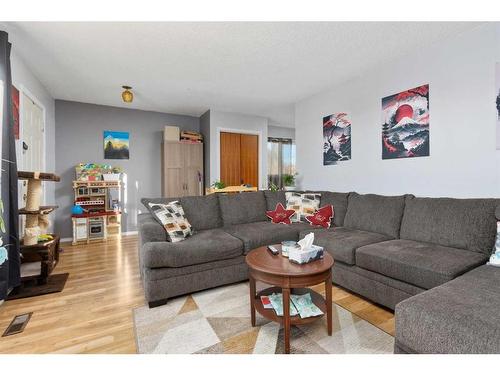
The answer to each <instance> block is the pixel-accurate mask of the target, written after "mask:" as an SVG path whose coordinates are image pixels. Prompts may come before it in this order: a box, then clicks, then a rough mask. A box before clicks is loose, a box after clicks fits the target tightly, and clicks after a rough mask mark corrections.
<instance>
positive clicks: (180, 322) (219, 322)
mask: <svg viewBox="0 0 500 375" xmlns="http://www.w3.org/2000/svg"><path fill="white" fill-rule="evenodd" d="M332 310H333V334H332V336H328V334H327V332H326V319H325V318H322V319H319V320H317V321H316V322H314V323H312V324H309V325H302V326H298V327H292V329H291V336H290V351H291V353H297V354H298V353H303V354H322V353H325V354H326V353H332V354H333V353H337V354H341V353H346V354H347V353H352V354H360V353H367V354H368V353H371V354H382V353H392V352H393V347H394V338H393V337H392V336H391V335H389V334H387V333H386V332H384V331H382V330H380V329H379V328H377V327H375V326H374V325H372V324H370V323H368V322H367V321H365V320H363V319H361V318H359V317H358V316H356V315H354V314H352V313H351V312H349V311H347V310H346V309H344V308H342V307H340V306H338V305H336V304H335V303H334V304H333V308H332ZM256 315H257V321H256V323H257V324H256V327H252V326H251V324H250V302H249V297H248V282H245V283H240V284H233V285H228V286H224V287H220V288H215V289H210V290H205V291H202V292H198V293H193V294H191V295H189V296H183V297H179V298H175V299H172V300H169V302H168V303H167V304H166V305H164V306H160V307H155V308H153V309H150V308H149V307H147V306H143V307H139V308H136V309H135V310H134V325H135V337H136V341H137V350H138V352H139V353H150V354H188V353H200V354H202V353H205V354H216V353H227V354H229V353H235V354H246V353H248V354H250V353H253V354H266V353H269V354H271V353H283V351H284V346H283V342H284V336H283V328H281V327H280V325H279V324H278V323H275V322H270V321H268V320H266V319H264V318H263V317H261V316H260V315H259V314H258V313H256Z"/></svg>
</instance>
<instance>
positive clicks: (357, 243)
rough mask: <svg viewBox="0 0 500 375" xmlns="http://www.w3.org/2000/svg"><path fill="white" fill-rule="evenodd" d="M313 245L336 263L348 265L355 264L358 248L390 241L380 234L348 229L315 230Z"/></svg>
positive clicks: (305, 231)
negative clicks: (328, 254) (322, 249)
mask: <svg viewBox="0 0 500 375" xmlns="http://www.w3.org/2000/svg"><path fill="white" fill-rule="evenodd" d="M310 231H311V230H310V229H309V230H304V231H302V232H301V233H300V237H301V238H302V237H304V236H305V235H306V234H307V233H309V232H310ZM313 232H314V244H315V245H318V246H323V247H324V248H325V250H326V251H328V252H329V253H330V255H331V256H332V257H333V259H335V260H336V261H341V262H343V263H347V264H350V265H353V264H355V257H354V256H355V252H356V249H357V248H358V247H361V246H364V245H368V244H372V243H376V242H382V241H387V240H390V239H391V238H390V237H388V236H385V235H383V234H380V233H373V232H366V231H362V230H357V229H349V228H344V227H341V228H330V229H316V230H313Z"/></svg>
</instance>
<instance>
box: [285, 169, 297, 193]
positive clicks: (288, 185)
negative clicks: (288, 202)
mask: <svg viewBox="0 0 500 375" xmlns="http://www.w3.org/2000/svg"><path fill="white" fill-rule="evenodd" d="M296 177H297V173H294V174H284V175H283V186H284V189H285V190H287V191H293V190H295V178H296Z"/></svg>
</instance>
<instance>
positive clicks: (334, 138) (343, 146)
mask: <svg viewBox="0 0 500 375" xmlns="http://www.w3.org/2000/svg"><path fill="white" fill-rule="evenodd" d="M349 159H351V121H350V120H349V119H348V118H347V113H343V112H341V113H334V114H333V115H330V116H326V117H323V165H335V164H337V162H338V161H344V160H349Z"/></svg>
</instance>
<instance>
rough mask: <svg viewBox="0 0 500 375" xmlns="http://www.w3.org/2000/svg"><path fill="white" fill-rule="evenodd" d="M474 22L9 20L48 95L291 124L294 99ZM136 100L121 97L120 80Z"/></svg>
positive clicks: (15, 40)
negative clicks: (125, 100)
mask: <svg viewBox="0 0 500 375" xmlns="http://www.w3.org/2000/svg"><path fill="white" fill-rule="evenodd" d="M477 25H478V24H477V23H450V22H436V23H425V22H417V23H411V22H404V23H395V22H371V23H370V22H358V23H344V22H331V23H319V22H318V23H305V22H297V23H257V22H252V23H230V22H222V23H188V22H181V23H175V22H165V23H116V22H105V23H85V22H84V23H53V22H15V23H8V24H7V26H8V28H9V31H10V32H11V39H12V41H13V45H14V49H15V51H16V52H17V54H19V55H20V56H21V57H22V58H23V60H24V61H25V62H26V64H27V65H28V66H29V67H30V69H31V70H32V71H33V72H34V73H35V74H36V75H37V77H38V78H39V79H40V80H41V82H42V83H43V84H44V85H45V87H46V88H47V89H48V90H49V92H50V93H51V95H52V96H53V97H54V98H56V99H65V100H74V101H79V102H86V103H96V104H103V105H111V106H120V107H132V108H138V109H144V110H153V111H160V112H170V113H178V114H188V115H194V116H199V115H201V114H202V113H203V112H205V111H206V110H207V109H217V110H223V111H229V112H240V113H246V114H255V115H261V116H265V117H269V118H270V121H271V122H272V123H275V124H281V125H288V126H293V123H294V110H293V104H294V103H295V102H297V101H299V100H301V99H303V98H306V97H308V96H310V95H313V94H315V93H317V92H320V91H322V90H325V89H327V88H328V87H329V86H332V85H335V84H338V83H340V82H344V81H346V80H349V79H352V78H354V77H356V76H358V75H360V74H362V73H363V72H364V71H366V70H368V69H370V68H372V67H374V66H376V65H378V64H382V63H384V62H386V61H390V60H392V59H394V58H397V57H400V56H403V55H404V54H406V53H410V52H413V51H416V50H418V49H419V48H421V47H423V46H425V45H428V44H430V43H434V42H436V41H438V40H441V39H444V38H448V37H452V36H453V35H455V34H458V33H461V32H463V31H465V30H467V29H470V28H473V27H476V26H477ZM123 84H128V85H131V86H133V87H134V93H135V100H134V102H133V104H131V105H126V104H124V103H123V102H122V101H121V98H120V93H121V88H120V86H121V85H123Z"/></svg>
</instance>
